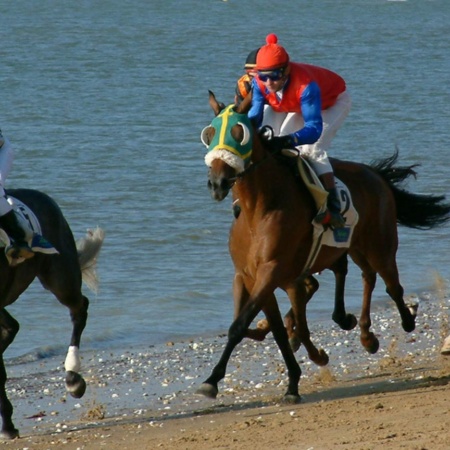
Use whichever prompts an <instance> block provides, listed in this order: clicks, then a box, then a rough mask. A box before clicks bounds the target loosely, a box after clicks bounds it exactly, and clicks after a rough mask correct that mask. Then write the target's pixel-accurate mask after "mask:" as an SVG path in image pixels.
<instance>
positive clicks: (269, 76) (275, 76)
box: [258, 68, 284, 83]
mask: <svg viewBox="0 0 450 450" xmlns="http://www.w3.org/2000/svg"><path fill="white" fill-rule="evenodd" d="M283 77H284V68H283V69H276V70H271V71H270V72H258V78H259V79H260V80H261V81H262V82H263V83H264V82H266V81H267V80H271V81H280V80H281V79H282V78H283Z"/></svg>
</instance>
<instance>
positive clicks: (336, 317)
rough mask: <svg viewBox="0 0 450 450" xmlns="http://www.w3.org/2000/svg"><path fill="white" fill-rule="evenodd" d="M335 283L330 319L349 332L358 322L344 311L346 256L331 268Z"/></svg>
mask: <svg viewBox="0 0 450 450" xmlns="http://www.w3.org/2000/svg"><path fill="white" fill-rule="evenodd" d="M330 270H332V271H333V273H334V278H335V281H336V285H335V290H334V310H333V315H332V319H333V321H334V322H335V323H336V324H338V325H339V326H340V327H341V328H342V329H343V330H346V331H350V330H353V328H355V327H356V325H357V324H358V321H357V320H356V317H355V316H354V315H353V314H347V312H346V310H345V302H344V292H345V278H346V277H347V272H348V259H347V254H346V253H345V254H344V255H342V256H341V257H340V258H339V259H338V260H337V261H336V262H335V263H334V264H333V265H332V266H331V267H330Z"/></svg>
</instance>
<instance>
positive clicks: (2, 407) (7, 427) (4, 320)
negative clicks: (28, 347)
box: [0, 308, 19, 439]
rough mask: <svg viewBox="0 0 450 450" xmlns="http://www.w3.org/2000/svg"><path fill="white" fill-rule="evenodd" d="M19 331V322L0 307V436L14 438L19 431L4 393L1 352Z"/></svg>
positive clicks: (3, 368)
mask: <svg viewBox="0 0 450 450" xmlns="http://www.w3.org/2000/svg"><path fill="white" fill-rule="evenodd" d="M18 331H19V322H17V320H16V319H14V317H12V316H11V315H10V314H9V313H8V312H7V311H6V309H3V308H2V309H0V415H1V419H2V430H1V433H0V438H3V439H15V438H17V437H18V436H19V431H18V430H17V429H16V427H15V426H14V423H13V421H12V415H13V406H12V404H11V402H10V401H9V399H8V396H7V395H6V380H7V375H6V368H5V362H4V360H3V353H4V352H5V350H6V349H7V348H8V346H9V345H10V344H11V342H12V341H13V340H14V338H15V336H16V334H17V332H18Z"/></svg>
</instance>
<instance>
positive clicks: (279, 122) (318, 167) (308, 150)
mask: <svg viewBox="0 0 450 450" xmlns="http://www.w3.org/2000/svg"><path fill="white" fill-rule="evenodd" d="M351 105H352V101H351V98H350V94H349V93H348V92H347V91H344V92H343V93H342V94H340V95H339V97H338V98H337V100H336V103H335V104H334V105H333V106H331V107H330V108H328V109H325V110H323V111H322V120H323V130H322V134H321V135H320V138H319V140H318V141H316V142H315V143H314V144H311V145H299V146H298V147H297V149H298V150H299V151H300V154H301V155H304V156H305V157H307V158H308V161H309V162H310V163H311V165H312V166H313V169H314V170H315V172H316V173H317V175H322V174H324V173H329V172H333V169H332V168H331V164H330V162H329V161H328V154H327V150H328V149H329V148H330V145H331V141H332V139H333V138H334V136H335V135H336V133H337V131H338V130H339V128H340V127H341V126H342V124H343V123H344V120H345V119H346V117H347V116H348V113H349V112H350V108H351ZM262 125H263V126H264V125H269V126H271V127H272V129H273V131H274V134H275V136H284V135H286V134H290V133H295V132H296V131H298V130H300V129H301V128H303V127H304V126H305V123H304V121H303V117H302V115H301V114H300V113H283V112H275V111H274V110H273V109H272V108H271V107H270V106H265V107H264V118H263V122H262Z"/></svg>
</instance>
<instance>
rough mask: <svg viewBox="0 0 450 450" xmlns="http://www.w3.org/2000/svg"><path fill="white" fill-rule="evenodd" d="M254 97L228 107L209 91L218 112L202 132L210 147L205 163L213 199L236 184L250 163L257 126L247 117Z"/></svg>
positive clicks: (221, 195) (205, 141)
mask: <svg viewBox="0 0 450 450" xmlns="http://www.w3.org/2000/svg"><path fill="white" fill-rule="evenodd" d="M250 102H251V98H248V97H247V98H246V99H244V101H243V102H242V103H241V104H240V105H239V106H236V105H234V104H233V105H229V106H227V107H225V105H223V103H219V102H218V101H217V100H216V98H215V96H214V94H213V93H212V92H211V91H209V104H210V105H211V108H212V109H213V111H214V113H215V116H216V117H215V118H214V119H213V121H212V122H211V124H210V125H208V126H207V127H205V128H204V129H203V130H202V132H201V140H202V142H203V144H204V145H205V146H206V148H207V149H208V153H207V154H206V156H205V163H206V165H207V166H208V167H209V172H208V188H209V189H210V191H211V196H212V198H213V199H214V200H217V201H221V200H223V199H224V198H225V197H226V196H227V195H228V193H229V191H230V189H231V188H232V187H233V184H234V182H235V181H236V177H237V176H238V175H239V174H240V173H242V172H243V171H244V170H245V168H246V167H247V166H248V164H249V163H250V157H251V155H252V142H253V135H254V129H253V126H252V124H251V122H250V119H249V118H248V116H247V114H246V112H244V111H246V109H248V107H249V104H250Z"/></svg>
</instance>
